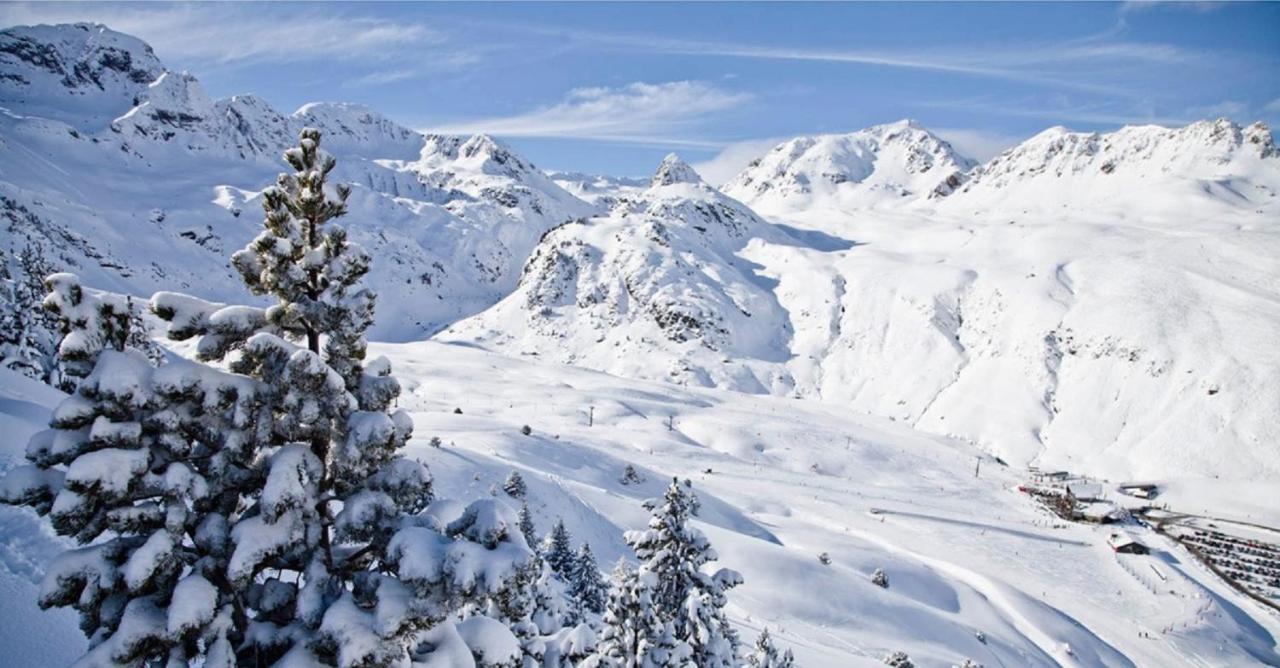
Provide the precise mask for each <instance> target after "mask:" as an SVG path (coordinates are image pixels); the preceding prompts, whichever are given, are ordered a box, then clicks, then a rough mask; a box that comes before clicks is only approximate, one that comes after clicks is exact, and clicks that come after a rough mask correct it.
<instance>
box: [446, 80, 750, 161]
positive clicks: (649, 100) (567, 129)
mask: <svg viewBox="0 0 1280 668" xmlns="http://www.w3.org/2000/svg"><path fill="white" fill-rule="evenodd" d="M748 99H750V96H749V95H745V94H742V93H734V92H730V91H726V90H723V89H720V88H717V87H715V86H712V85H710V84H707V83H703V82H700V81H672V82H668V83H658V84H650V83H644V82H636V83H631V84H627V85H625V86H620V87H593V88H577V89H574V90H571V91H569V93H568V94H567V95H566V96H565V98H564V99H563V100H561V101H560V102H558V103H556V104H554V105H551V106H548V107H542V108H539V109H535V110H532V111H528V112H525V113H521V114H516V115H513V116H500V117H494V118H480V119H474V120H467V121H460V122H454V123H447V124H442V125H436V126H434V127H430V128H428V130H429V131H431V132H440V133H445V134H470V133H475V132H486V133H489V134H493V135H499V136H507V137H567V138H576V139H593V140H606V141H618V142H627V143H641V144H655V145H664V146H692V147H702V148H718V147H720V146H723V142H711V141H705V140H701V139H697V138H693V137H690V136H689V134H690V132H691V131H692V130H695V129H697V128H698V127H699V126H701V125H702V124H703V123H704V122H705V121H706V119H707V118H708V117H710V116H711V115H712V114H714V113H715V112H719V111H724V110H726V109H730V108H732V107H734V106H735V105H738V104H741V103H743V102H746V101H747V100H748Z"/></svg>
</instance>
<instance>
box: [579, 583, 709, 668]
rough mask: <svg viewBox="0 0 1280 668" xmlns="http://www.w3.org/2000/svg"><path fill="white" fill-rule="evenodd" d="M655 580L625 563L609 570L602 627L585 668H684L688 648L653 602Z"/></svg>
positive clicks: (689, 661) (689, 663) (688, 659)
mask: <svg viewBox="0 0 1280 668" xmlns="http://www.w3.org/2000/svg"><path fill="white" fill-rule="evenodd" d="M656 579H657V578H656V576H655V575H654V574H653V573H641V572H638V571H636V570H635V569H633V568H631V566H630V565H628V564H627V562H626V561H625V560H623V561H619V562H618V565H617V567H616V568H614V570H613V577H612V584H611V586H610V588H609V601H608V603H607V604H606V605H605V611H604V626H603V628H602V629H601V631H600V640H599V643H598V644H597V645H596V650H595V653H594V654H593V655H592V656H591V657H590V658H588V659H587V660H586V661H585V662H583V664H582V665H583V666H584V667H585V668H677V667H679V668H685V667H696V665H697V664H694V663H692V655H691V652H690V649H689V646H688V645H687V644H685V643H683V642H681V641H679V640H677V639H676V637H675V631H674V630H673V628H672V625H671V622H670V621H669V620H666V619H664V618H663V615H661V614H660V611H659V610H658V606H657V604H656V602H655V600H654V588H655V587H654V585H655V584H656V582H655V581H656Z"/></svg>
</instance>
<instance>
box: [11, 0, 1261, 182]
mask: <svg viewBox="0 0 1280 668" xmlns="http://www.w3.org/2000/svg"><path fill="white" fill-rule="evenodd" d="M75 20H88V21H101V22H104V23H106V24H107V25H109V26H111V27H113V28H115V29H117V30H121V31H124V32H128V33H131V34H134V35H137V36H139V37H141V38H143V39H145V40H147V41H148V42H150V43H151V44H152V45H153V46H154V47H155V49H156V51H157V53H158V54H159V55H160V57H161V58H162V59H163V60H164V61H165V63H166V64H167V65H169V66H170V67H172V68H175V69H186V70H189V71H191V72H192V73H194V74H195V75H196V76H197V77H199V78H200V80H201V81H202V82H203V83H204V84H205V86H206V88H207V89H208V90H209V93H210V94H211V95H212V96H214V97H223V96H227V95H231V94H235V93H244V92H253V93H256V94H258V95H261V96H262V97H264V98H266V99H267V100H268V101H270V102H271V103H272V104H274V105H275V106H277V107H278V108H280V109H281V110H283V111H292V110H293V109H295V108H297V107H298V106H301V105H302V104H303V103H305V102H310V101H317V100H330V101H348V102H359V103H363V104H367V105H369V106H371V107H373V108H375V109H377V110H379V111H382V112H383V113H385V114H387V115H388V116H390V117H391V118H393V119H395V120H397V121H399V122H401V123H403V124H405V125H408V126H410V127H414V128H418V129H423V130H440V131H448V132H475V131H487V132H490V133H491V134H495V135H497V136H499V137H502V138H504V139H505V140H506V141H508V142H509V143H511V144H512V145H514V146H515V147H516V148H517V149H519V150H520V151H521V152H523V153H525V154H526V155H527V156H529V157H530V158H531V159H532V160H533V161H534V162H535V163H537V164H538V165H539V166H542V167H544V168H551V169H570V170H581V171H591V172H607V173H614V174H631V175H638V174H644V173H648V172H649V171H651V170H652V169H653V167H654V166H656V164H657V163H658V161H659V160H660V159H661V158H662V156H663V155H665V154H666V153H668V152H670V151H673V150H674V151H676V152H678V153H680V154H681V155H682V156H684V157H685V158H686V159H688V160H689V161H690V162H693V163H695V164H696V165H698V166H700V168H701V169H703V170H704V171H705V172H707V175H708V177H710V178H712V179H713V180H719V179H722V178H724V177H725V176H726V175H727V174H730V173H732V172H733V171H734V170H736V169H737V168H738V167H740V166H741V165H742V164H743V163H745V162H746V161H747V160H749V159H750V158H751V157H753V156H754V155H756V154H759V153H762V152H763V151H764V150H766V149H767V148H768V147H769V146H770V145H772V144H773V143H775V142H776V141H777V140H778V139H780V138H786V137H790V136H795V135H798V134H808V133H822V132H847V131H852V130H856V129H859V128H862V127H865V126H868V125H874V124H876V123H883V122H889V121H894V120H897V119H900V118H915V119H917V120H919V121H921V122H922V123H924V124H925V125H926V126H928V127H930V128H933V129H934V130H935V131H937V132H938V133H939V134H941V135H943V136H944V137H946V138H948V139H950V140H951V141H952V143H953V144H955V145H956V146H957V147H959V148H960V149H961V150H962V151H964V152H966V153H968V154H970V155H972V156H973V157H977V158H987V157H989V156H990V155H992V154H993V153H994V152H996V151H998V150H999V149H1001V148H1003V147H1006V146H1008V145H1010V144H1012V143H1014V142H1016V141H1018V140H1020V139H1022V138H1025V137H1027V136H1030V135H1032V134H1035V133H1036V132H1038V131H1040V130H1042V129H1044V128H1046V127H1049V126H1052V125H1066V126H1068V127H1071V128H1073V129H1080V130H1105V129H1109V128H1114V127H1117V126H1119V125H1123V124H1127V123H1159V124H1166V125H1176V124H1183V123H1186V122H1189V121H1192V120H1196V119H1200V118H1206V117H1217V116H1228V117H1230V118H1233V119H1235V120H1237V121H1241V122H1252V121H1254V120H1263V121H1266V122H1268V123H1269V124H1271V125H1273V126H1275V125H1277V124H1280V4H1276V3H1259V4H1255V3H1228V4H1206V3H1187V4H1150V3H1124V4H1108V3H1083V4H1051V3H1028V4H1007V3H981V4H958V3H945V4H934V3H906V4H875V3H858V4H833V3H815V4H800V3H788V4H764V3H750V4H676V3H662V4H618V3H612V4H583V3H570V4H543V3H522V4H480V3H473V4H464V5H456V4H412V3H390V4H379V3H359V4H300V3H293V4H273V5H263V4H250V3H235V4H200V5H194V4H186V5H165V4H146V5H136V4H134V5H131V4H111V3H97V4H93V5H76V4H45V5H26V4H4V5H0V23H4V24H6V25H9V24H17V23H33V22H45V23H53V22H64V21H75Z"/></svg>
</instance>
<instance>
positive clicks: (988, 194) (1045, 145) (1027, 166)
mask: <svg viewBox="0 0 1280 668" xmlns="http://www.w3.org/2000/svg"><path fill="white" fill-rule="evenodd" d="M1278 157H1280V153H1277V149H1276V147H1275V143H1274V139H1273V138H1272V136H1271V131H1270V129H1269V128H1267V127H1266V126H1265V125H1263V124H1262V123H1254V124H1253V125H1250V126H1248V127H1245V128H1241V127H1240V126H1238V125H1236V124H1234V123H1232V122H1231V121H1229V120H1227V119H1218V120H1216V121H1200V122H1198V123H1192V124H1191V125H1188V126H1186V127H1181V128H1165V127H1160V126H1154V125H1147V126H1131V127H1125V128H1121V129H1119V130H1117V131H1115V132H1107V133H1097V132H1093V133H1084V132H1070V131H1068V130H1067V129H1066V128H1062V127H1055V128H1050V129H1048V130H1045V131H1044V132H1041V133H1040V134H1038V135H1036V136H1034V137H1032V138H1030V139H1028V140H1026V141H1025V142H1023V143H1021V144H1019V145H1017V146H1015V147H1013V148H1011V149H1009V150H1007V151H1005V152H1004V153H1002V154H1000V155H999V156H996V157H995V158H992V159H991V161H990V162H988V163H986V164H984V165H980V166H978V167H976V168H974V169H973V170H971V171H969V172H966V173H958V174H955V175H953V177H952V178H951V179H950V180H949V181H948V183H947V184H946V185H945V186H944V187H942V188H940V189H938V190H937V191H936V192H935V193H934V194H933V195H934V197H937V198H946V199H947V200H948V202H947V206H949V207H952V208H955V209H970V210H982V209H992V208H1000V209H1005V210H1034V211H1039V212H1047V211H1051V210H1052V209H1061V208H1063V207H1068V208H1071V209H1072V210H1073V211H1079V210H1082V209H1088V210H1094V211H1107V212H1109V213H1113V214H1116V215H1125V214H1128V215H1132V214H1133V213H1134V211H1135V210H1137V211H1155V212H1161V211H1162V212H1165V213H1169V214H1175V215H1176V214H1180V213H1183V212H1185V211H1186V210H1187V207H1188V206H1198V207H1203V206H1205V205H1207V204H1210V203H1216V204H1218V205H1219V206H1224V207H1227V208H1230V207H1251V206H1265V205H1269V204H1273V203H1274V202H1275V197H1276V194H1277V184H1280V160H1278V159H1277V158H1278Z"/></svg>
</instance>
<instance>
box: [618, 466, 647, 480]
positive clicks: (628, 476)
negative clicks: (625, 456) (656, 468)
mask: <svg viewBox="0 0 1280 668" xmlns="http://www.w3.org/2000/svg"><path fill="white" fill-rule="evenodd" d="M619 482H621V483H622V484H624V485H636V484H639V483H642V482H644V478H641V477H640V474H639V473H636V467H634V466H632V465H630V464H627V468H625V469H623V470H622V478H621V479H620V480H619Z"/></svg>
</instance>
